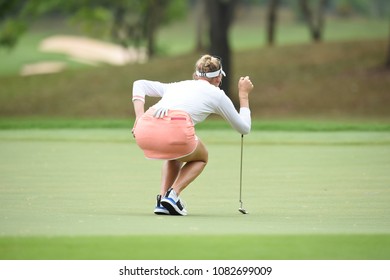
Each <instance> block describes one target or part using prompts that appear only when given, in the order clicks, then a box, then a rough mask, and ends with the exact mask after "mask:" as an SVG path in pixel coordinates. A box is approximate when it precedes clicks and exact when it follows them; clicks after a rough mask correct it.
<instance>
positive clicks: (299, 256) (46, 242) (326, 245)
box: [0, 235, 390, 260]
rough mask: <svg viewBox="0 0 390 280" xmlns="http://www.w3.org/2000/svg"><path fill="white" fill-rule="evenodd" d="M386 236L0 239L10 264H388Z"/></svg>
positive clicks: (0, 254) (389, 250)
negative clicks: (111, 262)
mask: <svg viewBox="0 0 390 280" xmlns="http://www.w3.org/2000/svg"><path fill="white" fill-rule="evenodd" d="M389 258H390V235H237V236H230V235H221V236H215V235H211V236H189V235H186V236H182V235H181V236H177V235H174V236H88V237H87V236H85V237H54V238H52V237H24V238H18V237H8V238H6V237H3V238H0V259H9V260H18V259H24V260H33V259H40V260H50V259H57V260H83V259H89V260H110V259H114V260H120V259H124V260H125V259H126V260H159V259H166V260H168V259H170V260H176V259H177V260H218V259H220V260H261V259H265V260H388V259H389Z"/></svg>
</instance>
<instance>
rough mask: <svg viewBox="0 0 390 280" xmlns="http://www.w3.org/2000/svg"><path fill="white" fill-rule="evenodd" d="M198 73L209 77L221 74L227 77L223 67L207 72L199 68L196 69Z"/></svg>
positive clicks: (200, 75)
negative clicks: (200, 70)
mask: <svg viewBox="0 0 390 280" xmlns="http://www.w3.org/2000/svg"><path fill="white" fill-rule="evenodd" d="M195 73H196V75H197V76H199V77H207V78H215V77H218V76H219V75H221V74H222V75H223V76H224V77H226V74H225V72H224V71H223V70H222V67H221V69H219V70H217V71H214V72H207V73H203V72H199V71H198V70H196V71H195Z"/></svg>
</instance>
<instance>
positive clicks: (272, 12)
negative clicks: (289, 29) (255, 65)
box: [267, 0, 279, 46]
mask: <svg viewBox="0 0 390 280" xmlns="http://www.w3.org/2000/svg"><path fill="white" fill-rule="evenodd" d="M278 6H279V0H269V2H268V11H267V44H268V45H269V46H272V45H274V42H275V30H276V22H277V10H278Z"/></svg>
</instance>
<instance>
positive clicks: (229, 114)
mask: <svg viewBox="0 0 390 280" xmlns="http://www.w3.org/2000/svg"><path fill="white" fill-rule="evenodd" d="M217 113H218V114H219V115H221V116H222V117H223V118H224V119H225V120H227V121H228V122H229V123H230V125H231V126H232V127H233V128H234V129H235V130H236V131H237V132H239V133H241V134H248V133H249V132H250V131H251V125H252V120H251V111H250V109H249V108H247V107H241V108H240V112H237V110H236V108H235V107H234V105H233V102H232V101H231V100H230V99H229V97H227V96H226V95H225V94H224V95H223V96H222V98H221V100H220V104H219V108H218V111H217Z"/></svg>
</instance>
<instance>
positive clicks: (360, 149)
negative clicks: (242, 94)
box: [0, 129, 390, 258]
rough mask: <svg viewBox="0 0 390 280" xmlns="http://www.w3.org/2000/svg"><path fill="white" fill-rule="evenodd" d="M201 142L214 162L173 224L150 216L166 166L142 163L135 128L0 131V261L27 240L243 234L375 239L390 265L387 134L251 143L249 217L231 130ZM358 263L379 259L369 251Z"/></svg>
mask: <svg viewBox="0 0 390 280" xmlns="http://www.w3.org/2000/svg"><path fill="white" fill-rule="evenodd" d="M199 136H200V137H201V138H202V139H203V141H204V142H205V143H206V146H207V147H208V150H209V164H208V166H207V167H206V169H205V171H204V172H203V173H202V174H201V176H200V177H199V178H198V179H197V180H196V181H195V182H193V184H191V185H190V186H189V188H188V189H187V190H186V191H185V192H183V194H182V198H183V199H184V201H185V202H186V204H187V208H188V212H189V216H187V217H171V216H155V215H153V208H154V204H155V196H156V194H157V193H158V190H159V179H160V175H161V174H160V173H161V170H160V167H161V162H160V161H154V160H146V159H144V158H143V155H142V152H141V151H140V150H139V149H138V148H137V147H136V145H135V142H134V140H133V139H132V138H131V133H130V131H128V130H122V129H86V130H82V129H60V130H55V129H49V130H28V129H27V130H3V131H0V173H1V176H0V236H2V237H1V238H0V251H1V252H2V253H0V258H8V257H9V258H18V256H19V257H21V256H23V253H21V251H18V250H17V251H18V252H19V255H18V254H15V253H11V252H15V250H16V249H15V248H17V247H18V245H17V244H23V242H22V241H20V240H24V239H25V238H30V239H29V240H34V238H35V241H31V242H32V243H34V242H36V240H39V238H44V237H48V238H58V240H61V239H62V238H70V239H69V240H74V238H76V237H77V238H86V237H91V236H95V238H102V236H106V237H107V238H108V239H110V238H114V237H115V236H117V237H118V238H119V237H120V236H122V238H124V237H123V236H127V238H130V237H131V236H133V237H134V238H135V239H134V240H138V239H140V238H139V237H143V238H147V237H148V236H150V237H151V238H154V236H160V237H161V238H167V237H168V238H169V236H172V235H174V236H182V237H186V236H187V237H188V238H190V237H194V238H198V237H202V236H205V237H206V236H207V237H210V236H215V237H216V238H218V236H220V237H222V236H226V237H229V236H230V237H232V238H228V239H229V240H230V241H226V242H225V245H226V244H229V242H235V241H237V240H236V239H235V238H236V236H241V235H243V236H251V238H255V237H256V236H268V237H269V238H271V239H272V238H277V237H278V236H290V237H291V236H301V238H302V239H301V240H302V242H304V240H305V236H336V235H337V236H341V238H345V236H349V235H355V236H361V237H362V238H363V240H364V239H365V238H366V239H367V238H368V236H371V241H372V242H373V241H375V240H381V242H379V243H378V242H374V243H375V244H378V246H379V247H380V245H381V244H382V245H383V246H385V247H380V248H382V250H381V252H382V253H381V254H380V255H379V252H378V255H377V256H376V257H377V258H385V257H389V256H390V252H389V248H390V244H389V236H390V220H389V216H390V174H389V172H388V171H389V169H390V133H388V132H259V131H254V132H252V133H251V134H250V135H248V136H245V138H244V162H243V166H244V168H243V201H244V207H245V208H246V209H247V210H248V212H249V213H250V214H249V215H242V214H240V213H239V212H238V207H239V203H238V194H239V163H240V162H239V159H240V136H239V135H237V134H236V133H235V132H233V131H230V130H214V131H213V130H201V131H199ZM42 236H43V237H42ZM164 236H165V237H164ZM378 236H381V238H378ZM106 237H105V238H103V239H104V240H106V239H107V238H106ZM233 237H234V238H233ZM72 238H73V239H72ZM225 239H226V238H225ZM243 239H245V238H243ZM249 239H250V238H249ZM320 239H321V238H320ZM368 239H370V238H368ZM12 240H13V241H12ZM51 240H56V239H51ZM69 240H68V241H69ZM222 240H223V239H222ZM234 240H235V241H234ZM273 240H274V239H273ZM341 240H342V239H341ZM359 240H360V241H356V244H360V243H359V242H361V239H359ZM19 241H20V242H19ZM77 242H79V241H77ZM77 242H76V243H77ZM38 243H39V242H38ZM60 243H61V242H60ZM134 243H135V244H136V243H137V242H136V241H135V242H134ZM141 243H142V242H141ZM141 243H140V244H141ZM244 243H245V242H244ZM331 243H332V242H331ZM336 243H337V242H336ZM369 243H370V242H366V244H369ZM7 244H8V245H7ZM11 244H13V246H11ZM34 244H35V243H34ZM42 244H45V242H42ZM61 244H62V243H61ZM65 244H66V242H65ZM324 244H326V242H324ZM332 244H335V243H332ZM371 245H372V244H371ZM7 246H8V247H7ZM9 246H11V247H9ZM64 246H65V247H66V245H64ZM101 246H103V245H101ZM248 246H249V245H248ZM233 247H237V250H239V247H238V245H237V246H233ZM352 247H353V246H351V248H352ZM1 248H2V249H5V248H7V250H1ZM24 248H28V246H27V247H26V246H25V247H24ZM367 248H368V246H367ZM371 248H374V247H372V246H371ZM13 249H15V250H13ZM309 249H310V246H309ZM309 249H307V250H308V251H310V250H309ZM27 251H28V250H27ZM295 251H296V250H295ZM41 252H42V250H41ZM217 252H219V251H217ZM221 252H222V251H221ZM221 252H220V257H221V258H222V257H223V253H221ZM348 252H349V255H348V254H347V255H344V256H345V257H347V256H351V254H352V253H351V252H352V251H351V250H349V251H348ZM290 253H291V252H290ZM24 254H25V255H24V256H27V258H28V256H31V254H29V253H28V252H25V253H24ZM26 254H27V255H26ZM36 254H40V253H38V251H37V252H36ZM53 254H54V255H52V256H53V257H54V258H56V256H57V258H58V257H59V255H55V253H53ZM145 255H147V252H145V253H144V255H143V256H145ZM232 255H234V253H232ZM292 255H293V254H292ZM292 255H291V254H287V253H285V256H286V257H287V258H289V257H290V256H292ZM352 255H353V254H352ZM39 256H41V255H39ZM39 256H37V255H35V257H36V258H39ZM72 256H73V255H72ZM134 256H135V255H134ZM150 256H151V257H152V256H153V254H152V255H150ZM199 256H202V255H199ZM213 256H214V255H209V257H210V258H214V257H213ZM236 256H237V255H236ZM251 256H252V257H253V258H256V255H248V258H250V257H251ZM257 256H258V257H260V255H257ZM270 256H272V255H270ZM307 256H308V257H310V255H307ZM322 256H329V255H322ZM357 256H360V257H362V256H363V257H364V256H367V257H368V258H375V254H374V255H372V254H368V253H367V254H366V255H365V254H364V251H363V253H361V254H358V255H357ZM68 257H70V255H69V256H68ZM106 257H107V255H106ZM225 257H226V256H225ZM313 257H316V258H321V256H318V255H313ZM31 258H34V257H31ZM47 258H50V257H49V256H47ZM64 258H66V257H64ZM76 258H77V257H76ZM191 258H196V256H195V255H193V256H192V257H191Z"/></svg>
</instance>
